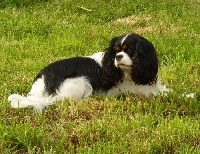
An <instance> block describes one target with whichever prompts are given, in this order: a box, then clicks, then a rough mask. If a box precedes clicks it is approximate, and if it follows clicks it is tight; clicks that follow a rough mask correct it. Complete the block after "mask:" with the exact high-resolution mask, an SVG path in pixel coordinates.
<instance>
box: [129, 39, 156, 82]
mask: <svg viewBox="0 0 200 154" xmlns="http://www.w3.org/2000/svg"><path fill="white" fill-rule="evenodd" d="M157 73H158V57H157V54H156V50H155V48H154V46H153V44H152V43H151V42H149V41H148V40H147V39H145V38H141V39H139V40H138V41H137V42H136V51H135V54H134V57H133V67H132V75H131V77H132V80H133V81H134V82H135V83H136V84H142V85H147V84H149V85H152V84H154V83H156V81H157Z"/></svg>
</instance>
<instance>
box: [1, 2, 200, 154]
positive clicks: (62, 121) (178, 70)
mask: <svg viewBox="0 0 200 154" xmlns="http://www.w3.org/2000/svg"><path fill="white" fill-rule="evenodd" d="M199 17H200V2H199V0H165V1H159V0H154V1H152V2H151V1H146V0H141V1H134V0H121V1H117V0H105V1H103V0H102V1H101V0H88V1H83V0H79V1H78V0H74V1H73V0H65V1H64V0H55V1H54V0H49V1H48V0H43V1H40V0H35V1H32V0H4V1H3V2H2V1H1V2H0V36H1V37H0V57H1V60H0V153H2V154H3V153H5V154H7V153H12V154H13V153H14V154H22V153H39V154H40V153H45V154H51V153H56V154H57V153H81V154H82V153H91V154H94V153H96V154H100V153H102V154H107V153H113V154H121V153H133V154H135V153H136V154H137V153H141V154H143V153H152V154H154V153H158V154H160V153H180V154H182V153H184V154H185V153H186V154H188V153H189V154H190V153H191V154H194V153H197V154H198V153H200V24H199V19H200V18H199ZM127 32H134V33H137V34H140V35H142V36H144V37H146V38H147V39H148V40H150V41H151V42H152V43H153V44H154V45H155V47H156V50H157V53H158V57H159V61H160V69H159V76H160V77H161V78H162V82H163V83H164V84H166V85H167V87H169V88H172V89H173V90H174V91H173V93H170V94H169V95H168V96H167V97H164V96H159V97H156V98H152V97H151V98H145V97H143V96H137V95H121V96H118V97H114V96H113V97H110V98H105V97H102V96H99V95H98V94H97V95H95V96H93V97H91V98H89V99H87V100H85V101H80V102H78V103H75V102H70V101H65V102H64V103H61V102H57V103H56V104H55V105H53V106H51V107H49V108H48V109H46V110H44V111H43V112H42V114H40V115H38V114H36V113H35V112H34V111H33V110H32V109H20V110H18V109H12V108H10V105H9V103H8V101H7V97H8V96H9V95H10V94H12V93H19V94H24V95H25V94H27V93H28V92H29V90H30V87H31V84H32V80H33V78H34V77H35V75H36V74H37V73H38V71H40V70H41V69H42V68H43V67H45V66H46V65H48V64H49V63H51V62H54V61H56V60H60V59H64V58H68V57H74V56H85V55H91V54H93V53H95V52H98V51H103V50H104V49H105V48H106V47H108V44H109V41H110V40H111V39H112V38H113V37H114V36H118V35H121V34H124V33H127ZM188 93H195V97H194V98H185V97H182V94H188Z"/></svg>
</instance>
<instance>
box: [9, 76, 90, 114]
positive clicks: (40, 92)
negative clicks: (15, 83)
mask: <svg viewBox="0 0 200 154" xmlns="http://www.w3.org/2000/svg"><path fill="white" fill-rule="evenodd" d="M91 94H92V86H91V85H90V84H89V82H88V80H87V79H86V78H85V77H77V78H69V79H66V80H65V81H64V82H63V83H62V85H61V86H60V87H59V89H58V90H57V91H56V95H55V96H48V95H47V94H46V93H45V87H44V78H43V77H42V78H39V79H37V80H36V81H35V82H34V83H33V85H32V88H31V90H30V92H29V93H28V95H27V96H26V97H25V96H21V95H18V94H12V95H10V96H9V97H8V101H10V102H11V107H13V108H24V107H28V106H33V107H34V108H35V109H36V110H37V111H39V112H40V111H41V110H42V109H43V108H44V107H46V106H49V105H52V104H54V103H55V101H58V100H64V99H69V100H73V101H77V100H79V99H84V98H87V97H88V96H89V95H91Z"/></svg>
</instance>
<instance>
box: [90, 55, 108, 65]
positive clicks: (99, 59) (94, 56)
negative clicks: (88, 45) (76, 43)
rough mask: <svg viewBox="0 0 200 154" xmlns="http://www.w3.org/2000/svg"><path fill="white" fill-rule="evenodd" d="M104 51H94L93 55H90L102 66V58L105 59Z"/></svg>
mask: <svg viewBox="0 0 200 154" xmlns="http://www.w3.org/2000/svg"><path fill="white" fill-rule="evenodd" d="M104 54H105V53H104V52H97V53H94V54H93V55H92V56H88V57H90V58H92V59H94V60H95V61H96V62H97V63H98V64H99V65H100V66H102V63H101V61H102V59H103V56H104Z"/></svg>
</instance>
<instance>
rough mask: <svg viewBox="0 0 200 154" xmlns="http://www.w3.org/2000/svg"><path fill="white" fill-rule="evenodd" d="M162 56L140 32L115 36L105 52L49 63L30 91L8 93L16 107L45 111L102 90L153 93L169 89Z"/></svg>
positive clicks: (108, 93) (110, 92) (106, 92)
mask: <svg viewBox="0 0 200 154" xmlns="http://www.w3.org/2000/svg"><path fill="white" fill-rule="evenodd" d="M157 73H158V58H157V54H156V50H155V48H154V46H153V44H152V43H151V42H149V41H148V40H147V39H145V38H144V37H142V36H139V35H137V34H133V33H130V34H126V35H122V36H118V37H115V38H113V39H112V40H111V42H110V45H109V47H108V48H107V49H106V50H105V51H104V52H98V53H95V54H93V55H92V56H88V57H74V58H69V59H65V60H60V61H57V62H55V63H52V64H50V65H48V66H47V67H45V68H44V69H43V70H41V71H40V72H39V74H38V75H37V76H36V78H35V79H34V81H33V85H32V88H31V90H30V92H29V93H28V95H27V96H26V97H25V96H21V95H18V94H12V95H11V96H9V97H8V100H9V101H10V102H11V106H12V107H13V108H24V107H27V106H33V107H34V108H35V109H36V110H38V111H41V110H42V109H43V108H44V107H46V106H48V105H51V104H53V103H54V102H55V101H57V100H64V99H69V100H79V99H85V98H87V97H88V96H90V95H92V93H93V92H99V93H100V94H104V95H106V96H111V95H118V94H120V93H134V94H141V95H145V96H147V97H148V96H149V95H151V94H153V95H157V94H158V93H162V92H168V91H169V89H167V88H166V87H165V86H163V85H162V84H161V83H160V81H159V79H158V76H157Z"/></svg>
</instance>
